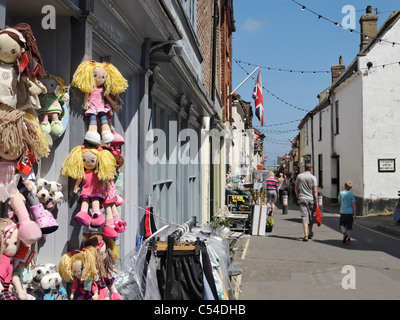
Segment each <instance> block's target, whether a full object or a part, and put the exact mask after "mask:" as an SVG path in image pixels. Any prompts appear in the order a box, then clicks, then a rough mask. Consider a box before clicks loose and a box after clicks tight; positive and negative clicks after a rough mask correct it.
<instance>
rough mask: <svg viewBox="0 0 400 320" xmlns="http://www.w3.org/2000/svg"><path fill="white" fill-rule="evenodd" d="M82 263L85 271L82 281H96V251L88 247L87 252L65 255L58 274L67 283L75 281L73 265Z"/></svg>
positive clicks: (61, 260) (59, 264) (83, 271)
mask: <svg viewBox="0 0 400 320" xmlns="http://www.w3.org/2000/svg"><path fill="white" fill-rule="evenodd" d="M76 261H81V262H82V266H83V270H82V277H81V280H96V279H97V273H98V271H97V268H96V249H95V248H93V247H87V248H85V250H83V251H80V252H78V253H75V252H73V251H71V252H68V253H66V254H64V255H63V256H62V257H61V259H60V261H59V263H58V272H59V274H60V276H61V278H62V279H63V280H64V281H66V282H72V281H74V269H73V264H74V262H76Z"/></svg>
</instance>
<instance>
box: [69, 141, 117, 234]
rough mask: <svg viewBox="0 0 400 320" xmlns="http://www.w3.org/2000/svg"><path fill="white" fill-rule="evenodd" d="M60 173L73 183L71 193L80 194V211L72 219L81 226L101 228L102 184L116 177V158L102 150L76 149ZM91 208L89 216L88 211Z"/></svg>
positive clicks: (102, 219) (82, 147)
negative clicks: (71, 179) (72, 180)
mask: <svg viewBox="0 0 400 320" xmlns="http://www.w3.org/2000/svg"><path fill="white" fill-rule="evenodd" d="M62 174H63V175H66V176H69V177H71V178H73V179H75V180H76V183H75V187H74V193H78V192H79V189H80V188H79V186H80V184H81V183H82V189H81V194H80V197H79V199H78V201H79V202H81V203H82V204H81V208H80V211H79V212H78V213H77V214H76V215H75V220H76V221H78V222H79V223H80V224H82V225H84V226H89V225H90V226H91V227H94V228H98V227H101V226H103V225H104V224H105V222H106V220H105V217H104V215H103V214H102V213H101V212H100V203H101V202H102V201H104V199H105V195H104V191H103V184H102V183H103V182H106V181H109V180H112V179H114V177H115V175H116V162H115V157H114V156H113V155H112V153H111V152H110V151H108V150H103V148H102V147H97V148H93V147H86V146H84V145H83V146H78V147H75V148H74V149H73V150H72V151H71V152H70V154H69V155H68V157H67V158H66V159H65V161H64V163H63V166H62ZM89 205H91V209H92V213H90V212H89Z"/></svg>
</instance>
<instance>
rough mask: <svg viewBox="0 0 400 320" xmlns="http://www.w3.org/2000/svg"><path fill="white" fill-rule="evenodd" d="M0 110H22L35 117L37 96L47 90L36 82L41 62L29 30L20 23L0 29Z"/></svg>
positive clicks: (43, 73)
mask: <svg viewBox="0 0 400 320" xmlns="http://www.w3.org/2000/svg"><path fill="white" fill-rule="evenodd" d="M0 48H1V50H0V75H1V76H0V110H10V109H17V108H18V109H21V110H27V111H29V112H31V113H32V115H35V112H34V110H35V109H39V108H40V102H39V98H38V95H39V94H40V93H46V88H45V87H44V86H43V84H42V83H41V82H40V81H38V80H40V79H41V78H42V77H43V76H44V75H45V72H44V68H43V62H42V58H41V55H40V52H39V50H38V48H37V44H36V41H35V37H34V35H33V32H32V29H31V27H30V26H29V25H28V24H26V23H20V24H18V25H16V26H14V27H8V26H7V27H6V28H5V29H2V30H0Z"/></svg>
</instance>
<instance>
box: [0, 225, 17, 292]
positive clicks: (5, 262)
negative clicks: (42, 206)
mask: <svg viewBox="0 0 400 320" xmlns="http://www.w3.org/2000/svg"><path fill="white" fill-rule="evenodd" d="M19 245H20V240H19V237H18V228H17V225H16V224H15V223H14V222H13V221H12V220H11V219H8V218H5V219H0V300H19V299H18V295H17V294H16V293H13V292H11V291H9V289H10V285H11V284H12V273H13V257H14V256H15V255H16V254H17V251H18V249H19Z"/></svg>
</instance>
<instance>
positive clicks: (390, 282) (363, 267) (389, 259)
mask: <svg viewBox="0 0 400 320" xmlns="http://www.w3.org/2000/svg"><path fill="white" fill-rule="evenodd" d="M274 219H275V226H274V228H273V230H272V232H271V233H267V235H266V236H265V237H262V236H250V237H249V238H248V239H246V240H243V244H242V245H240V246H239V247H238V250H237V251H236V254H235V265H237V266H238V267H240V268H241V269H242V275H241V279H239V281H240V282H241V286H240V291H239V294H238V299H239V300H249V299H251V300H256V299H257V300H270V299H279V300H280V299H339V300H340V299H344V300H345V299H364V300H365V299H398V298H399V297H400V264H399V259H400V240H399V239H398V238H396V237H393V236H390V235H386V234H383V233H380V232H377V231H374V230H371V229H368V228H365V227H363V226H361V225H359V224H357V221H356V223H355V225H354V227H353V237H352V243H351V244H350V245H347V244H343V243H342V241H341V239H342V235H341V232H340V230H339V229H338V219H339V217H338V215H336V214H333V213H326V212H325V213H324V216H323V221H322V225H321V226H320V227H318V226H317V225H314V237H313V239H312V240H309V241H308V242H303V241H302V237H303V231H302V226H301V220H300V219H299V213H298V207H297V206H295V205H293V204H290V205H289V210H288V214H287V215H283V214H282V210H281V209H278V210H276V212H275V214H274ZM348 265H350V266H353V267H354V269H353V270H354V272H355V279H354V281H355V282H354V285H355V289H352V288H349V289H344V288H343V287H342V280H343V279H344V278H345V279H344V282H345V286H346V284H349V283H350V282H349V281H347V279H348V275H350V273H349V272H348V271H346V270H343V267H344V266H348ZM346 277H347V278H346Z"/></svg>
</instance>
